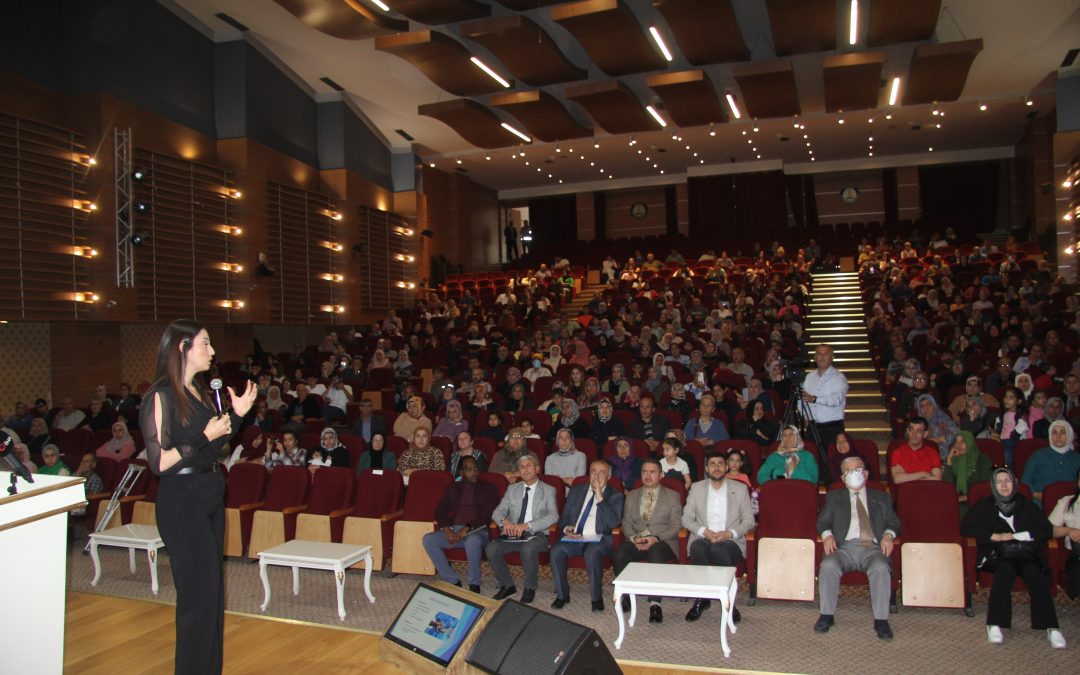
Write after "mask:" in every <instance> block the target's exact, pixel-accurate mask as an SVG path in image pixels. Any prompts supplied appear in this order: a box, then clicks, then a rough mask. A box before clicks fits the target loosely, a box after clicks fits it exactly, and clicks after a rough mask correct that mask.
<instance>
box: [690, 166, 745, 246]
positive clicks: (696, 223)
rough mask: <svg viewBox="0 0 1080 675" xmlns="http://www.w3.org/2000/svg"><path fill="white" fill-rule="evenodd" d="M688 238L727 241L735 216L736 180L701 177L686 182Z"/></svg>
mask: <svg viewBox="0 0 1080 675" xmlns="http://www.w3.org/2000/svg"><path fill="white" fill-rule="evenodd" d="M686 194H687V201H688V211H689V216H690V238H691V239H694V240H697V241H716V240H719V239H721V238H723V239H727V235H728V234H729V229H730V227H731V225H732V223H733V222H734V216H735V180H734V178H733V177H732V176H700V177H691V178H688V179H687V181H686Z"/></svg>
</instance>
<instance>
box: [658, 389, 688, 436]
mask: <svg viewBox="0 0 1080 675" xmlns="http://www.w3.org/2000/svg"><path fill="white" fill-rule="evenodd" d="M663 408H664V410H674V411H675V412H677V413H679V418H680V420H681V421H680V422H679V426H685V425H686V420H687V419H688V418H689V417H690V413H691V411H692V410H693V407H692V406H691V405H690V401H688V400H687V399H686V386H685V385H683V384H682V383H681V382H675V383H673V384H672V385H671V389H670V395H669V397H668V400H667V403H665V404H664V406H663Z"/></svg>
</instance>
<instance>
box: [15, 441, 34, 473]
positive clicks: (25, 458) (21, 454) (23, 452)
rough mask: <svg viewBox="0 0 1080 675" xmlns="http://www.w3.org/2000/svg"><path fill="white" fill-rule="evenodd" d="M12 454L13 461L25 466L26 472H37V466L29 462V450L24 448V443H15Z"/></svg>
mask: <svg viewBox="0 0 1080 675" xmlns="http://www.w3.org/2000/svg"><path fill="white" fill-rule="evenodd" d="M12 452H13V453H14V454H15V459H16V460H18V462H19V463H20V464H22V465H23V466H25V467H26V470H27V471H29V472H30V473H37V472H38V467H37V464H34V463H33V462H32V461H30V448H28V447H27V446H26V443H16V444H15V449H14V450H12Z"/></svg>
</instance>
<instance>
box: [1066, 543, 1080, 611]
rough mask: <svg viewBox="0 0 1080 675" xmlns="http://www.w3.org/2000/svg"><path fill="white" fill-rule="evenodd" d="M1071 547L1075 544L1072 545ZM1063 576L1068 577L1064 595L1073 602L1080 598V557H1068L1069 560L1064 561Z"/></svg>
mask: <svg viewBox="0 0 1080 675" xmlns="http://www.w3.org/2000/svg"><path fill="white" fill-rule="evenodd" d="M1073 546H1076V544H1075V543H1074V544H1073ZM1065 574H1066V576H1067V577H1068V581H1067V582H1066V586H1065V593H1066V594H1067V595H1068V596H1069V597H1070V598H1071V599H1073V600H1075V599H1077V598H1078V597H1080V557H1077V556H1069V559H1068V560H1066V561H1065Z"/></svg>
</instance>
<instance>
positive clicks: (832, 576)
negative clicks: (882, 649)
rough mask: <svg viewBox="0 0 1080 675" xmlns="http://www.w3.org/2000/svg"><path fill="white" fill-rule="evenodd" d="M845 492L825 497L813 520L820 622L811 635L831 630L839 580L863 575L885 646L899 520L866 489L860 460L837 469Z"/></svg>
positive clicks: (881, 496)
mask: <svg viewBox="0 0 1080 675" xmlns="http://www.w3.org/2000/svg"><path fill="white" fill-rule="evenodd" d="M840 471H841V472H842V479H843V481H844V485H845V486H846V489H840V490H833V491H832V492H830V493H829V494H828V495H826V496H825V506H824V507H822V509H821V513H820V514H818V519H817V531H818V534H820V535H821V546H822V551H823V553H824V554H825V558H824V559H823V560H822V561H821V567H820V569H819V570H818V598H819V602H820V604H821V616H819V617H818V620H817V622H816V623H815V624H814V631H815V632H818V633H827V632H829V629H830V628H832V625H833V615H834V614H835V613H836V598H837V595H838V594H839V592H840V578H841V577H842V576H843V575H844V574H846V573H847V572H854V571H858V572H863V573H865V574H866V576H867V578H868V579H869V580H870V604H871V606H872V607H873V610H874V632H875V633H876V634H877V636H878V638H880V639H882V640H891V639H892V637H893V633H892V629H891V628H890V627H889V602H890V595H891V582H892V565H891V562H890V560H889V556H891V555H892V551H893V541H894V540H895V539H896V537H897V536H898V535H899V534H900V518H898V517H897V515H896V511H894V510H893V506H892V500H891V499H889V495H887V494H885V493H884V492H882V491H881V490H871V489H867V487H866V475H867V474H866V466H865V465H864V464H863V460H862V458H861V457H848V458H847V459H845V460H844V461H843V462H842V463H841V464H840Z"/></svg>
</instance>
